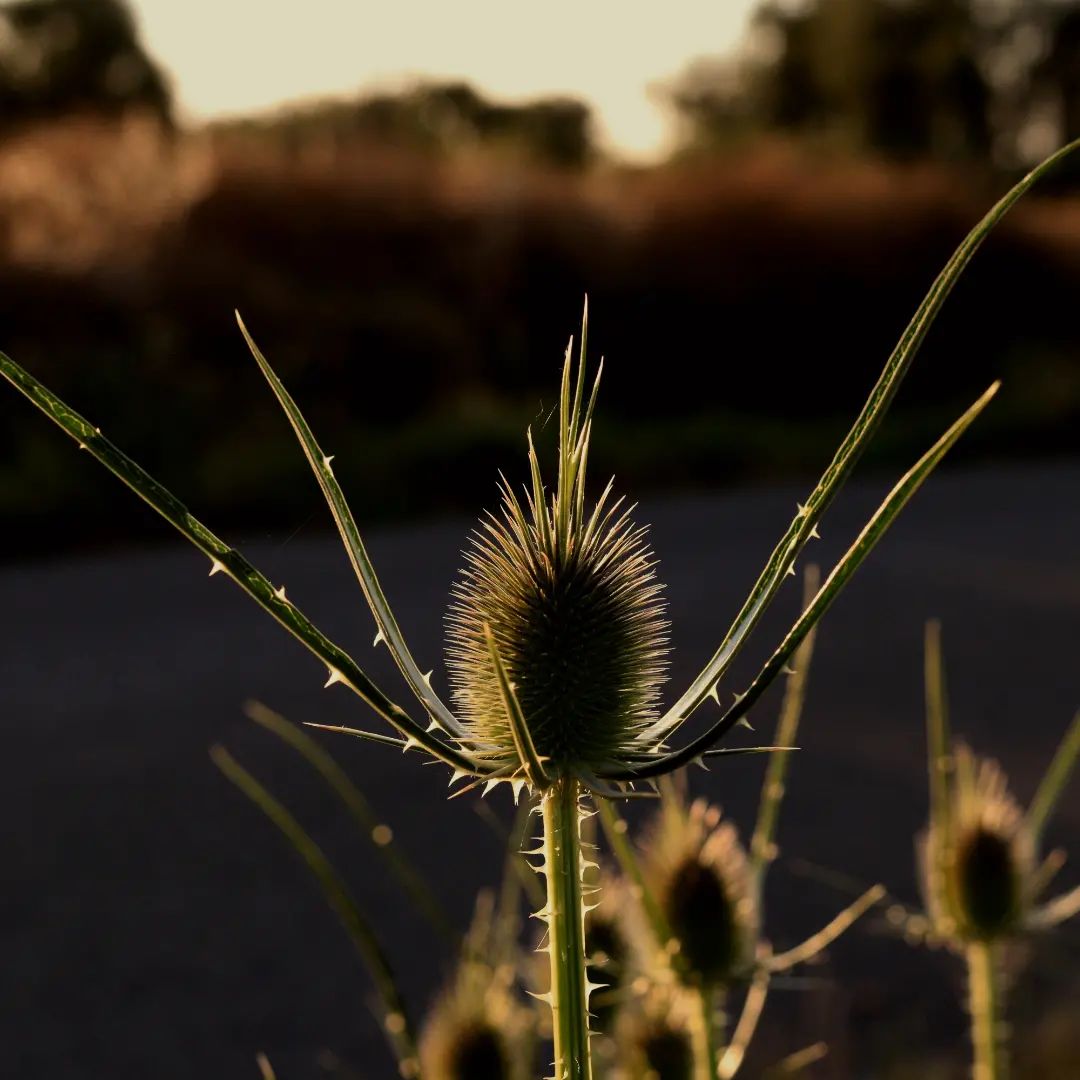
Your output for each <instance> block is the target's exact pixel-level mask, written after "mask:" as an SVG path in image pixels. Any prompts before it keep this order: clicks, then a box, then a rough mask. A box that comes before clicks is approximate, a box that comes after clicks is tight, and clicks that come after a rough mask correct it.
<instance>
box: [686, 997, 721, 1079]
mask: <svg viewBox="0 0 1080 1080" xmlns="http://www.w3.org/2000/svg"><path fill="white" fill-rule="evenodd" d="M688 993H690V994H692V995H693V997H694V999H695V1000H694V1006H695V1016H694V1020H693V1022H692V1025H691V1029H690V1040H691V1045H692V1049H693V1054H694V1080H716V1075H717V1073H716V1069H717V1062H718V1058H717V1046H716V1040H717V1034H718V1032H717V1030H716V1027H717V1025H716V1017H715V1010H716V998H715V997H714V991H713V989H712V987H708V986H701V987H696V988H694V989H693V990H690V991H688Z"/></svg>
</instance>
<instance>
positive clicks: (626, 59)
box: [132, 0, 754, 157]
mask: <svg viewBox="0 0 1080 1080" xmlns="http://www.w3.org/2000/svg"><path fill="white" fill-rule="evenodd" d="M132 7H133V9H134V11H135V14H136V16H137V18H138V19H139V23H140V26H141V30H142V36H143V41H144V42H145V44H146V46H147V48H148V49H149V50H150V52H151V54H152V55H153V56H155V57H156V58H157V60H158V61H159V62H160V63H161V64H162V65H164V66H165V67H166V68H167V69H168V71H169V73H170V74H171V75H172V77H173V84H174V88H175V90H176V93H177V96H178V98H179V101H180V105H181V108H182V110H183V114H184V115H185V116H187V117H189V118H191V119H196V120H198V119H204V118H207V117H211V116H220V115H228V114H235V113H242V112H249V111H254V110H260V109H266V108H268V107H270V106H273V105H276V104H279V103H280V102H282V101H286V100H290V99H298V98H309V99H310V98H312V97H317V96H321V95H348V94H355V93H356V92H357V91H358V90H361V89H365V88H371V87H393V86H395V85H399V84H400V83H401V82H402V81H403V79H405V78H407V77H409V76H417V75H420V76H432V77H436V78H439V77H446V78H466V79H468V80H469V81H470V82H472V83H473V84H474V85H475V86H476V87H477V88H478V89H480V90H481V91H485V92H487V93H490V94H492V95H494V96H497V97H501V98H506V99H510V100H513V99H518V98H524V97H528V96H531V95H536V94H543V93H553V92H569V93H573V94H576V95H579V96H581V97H583V98H585V99H586V100H588V101H589V102H590V103H591V104H593V106H594V107H595V109H596V113H597V119H598V122H599V128H600V134H601V137H602V138H603V139H604V140H605V141H606V142H607V143H608V144H609V145H610V146H612V147H613V148H614V149H616V150H618V151H620V152H622V153H624V154H626V155H628V156H634V157H648V156H651V155H653V154H656V153H658V152H660V151H661V150H662V149H663V146H664V139H665V136H666V135H667V129H666V126H665V116H664V113H663V111H662V110H661V109H659V108H658V107H657V106H656V104H655V103H653V102H652V101H650V99H649V97H648V94H647V87H648V85H649V84H650V83H653V82H656V81H658V80H663V79H667V78H670V77H671V76H672V75H674V74H676V73H677V72H679V71H680V70H681V69H682V67H683V66H684V64H685V63H686V62H687V61H688V60H690V59H691V58H693V57H696V56H701V55H703V54H715V53H718V52H726V51H728V50H729V49H731V48H732V47H733V46H734V45H735V44H736V43H737V42H738V40H739V38H740V36H741V35H742V31H743V29H744V27H745V25H746V19H747V17H748V15H749V13H750V11H751V10H752V8H753V7H754V0H661V2H659V3H650V2H646V0H397V2H393V0H380V2H376V0H296V2H292V3H288V2H282V0H132Z"/></svg>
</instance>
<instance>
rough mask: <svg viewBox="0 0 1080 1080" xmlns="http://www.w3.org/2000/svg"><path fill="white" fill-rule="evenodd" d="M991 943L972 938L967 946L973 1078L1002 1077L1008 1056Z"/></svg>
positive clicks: (1005, 1074) (1003, 1077)
mask: <svg viewBox="0 0 1080 1080" xmlns="http://www.w3.org/2000/svg"><path fill="white" fill-rule="evenodd" d="M997 961H998V956H997V953H996V950H995V949H994V946H993V943H991V942H986V941H973V942H971V943H970V944H969V945H968V947H967V965H968V985H969V989H970V1002H969V1004H970V1008H971V1041H972V1044H973V1047H974V1051H975V1063H974V1067H973V1069H972V1076H973V1078H974V1080H1006V1077H1007V1076H1008V1071H1009V1070H1008V1060H1007V1054H1006V1047H1005V1040H1004V1038H1003V1028H1004V1022H1005V1021H1004V1016H1003V1011H1004V1010H1003V1002H1002V993H1001V987H1000V985H999V981H998V971H997Z"/></svg>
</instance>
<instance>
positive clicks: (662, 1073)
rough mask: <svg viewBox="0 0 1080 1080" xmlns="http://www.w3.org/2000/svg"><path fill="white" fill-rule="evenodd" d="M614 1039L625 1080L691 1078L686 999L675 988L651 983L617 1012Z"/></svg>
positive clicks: (691, 1052) (620, 1070) (691, 1061)
mask: <svg viewBox="0 0 1080 1080" xmlns="http://www.w3.org/2000/svg"><path fill="white" fill-rule="evenodd" d="M616 1042H617V1045H618V1050H619V1065H620V1069H619V1073H618V1075H619V1076H620V1077H623V1078H625V1080H692V1078H693V1076H694V1075H695V1071H694V1070H695V1062H694V1046H693V1036H692V1034H691V1029H690V1018H689V1009H688V1003H687V1002H686V1001H685V998H684V996H683V995H682V994H680V993H679V991H678V989H677V988H674V987H665V986H655V985H654V986H652V987H651V988H650V989H649V990H648V992H647V993H645V994H644V995H643V996H642V997H641V998H640V999H639V1000H638V1001H636V1002H635V1003H634V1004H633V1005H632V1006H630V1007H628V1008H626V1009H624V1010H622V1012H621V1013H620V1015H619V1023H618V1029H617V1032H616Z"/></svg>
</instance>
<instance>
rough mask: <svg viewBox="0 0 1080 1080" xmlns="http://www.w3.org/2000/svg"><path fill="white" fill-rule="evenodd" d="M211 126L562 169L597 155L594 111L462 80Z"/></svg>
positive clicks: (295, 143) (283, 139)
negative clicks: (490, 156) (516, 98)
mask: <svg viewBox="0 0 1080 1080" xmlns="http://www.w3.org/2000/svg"><path fill="white" fill-rule="evenodd" d="M215 128H216V130H218V131H221V132H224V133H227V134H229V133H234V132H237V131H240V132H248V133H257V134H262V135H265V136H269V137H271V138H273V139H274V140H275V141H276V142H277V143H278V144H279V145H281V146H283V147H285V148H286V149H290V150H294V151H297V150H301V149H303V148H304V147H305V146H309V145H311V144H312V143H319V144H321V145H323V146H325V145H327V144H329V145H331V146H338V147H342V146H348V145H349V144H351V143H355V142H357V141H362V142H366V143H374V144H377V145H380V146H387V147H397V148H401V149H407V150H418V151H421V152H424V153H435V154H450V153H455V152H459V151H461V150H467V149H471V148H476V147H483V148H485V149H495V150H503V151H506V152H508V153H509V154H510V155H511V156H516V157H519V158H522V159H524V160H525V161H527V162H531V163H533V164H543V165H549V166H554V167H556V168H567V169H579V168H582V167H584V166H585V165H587V164H589V163H590V162H591V161H592V160H593V159H594V157H595V155H596V150H595V147H594V143H593V133H592V113H591V110H590V109H589V107H588V106H587V105H585V104H584V103H582V102H580V101H577V100H575V99H574V98H570V97H542V98H538V99H534V100H532V101H527V102H524V103H522V104H520V105H511V104H505V103H502V102H495V101H492V100H490V99H489V98H487V97H485V96H484V95H483V94H481V93H479V92H478V91H477V90H475V89H474V88H473V87H472V86H470V85H469V84H468V83H465V82H461V81H450V82H437V81H430V82H419V83H416V84H413V85H410V86H408V87H406V88H404V89H402V90H400V91H397V92H390V91H379V92H375V93H371V94H365V95H361V96H360V97H358V98H356V99H354V100H351V101H322V102H316V103H315V104H313V105H304V106H294V107H287V108H285V109H281V110H278V111H277V112H275V113H272V114H270V115H268V116H265V117H258V118H246V119H241V120H232V121H228V122H225V123H221V124H216V125H215Z"/></svg>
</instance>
